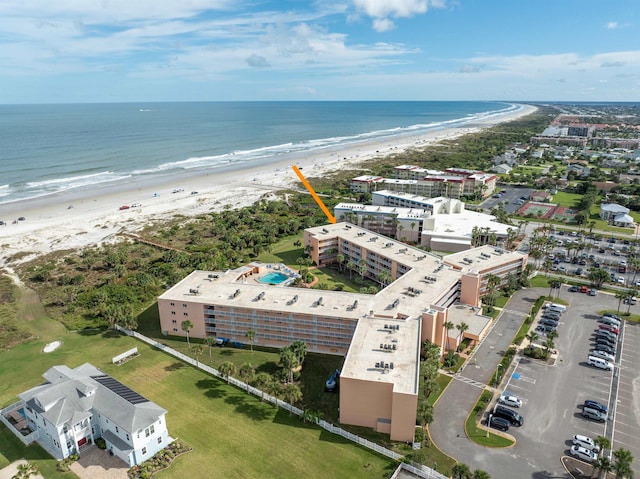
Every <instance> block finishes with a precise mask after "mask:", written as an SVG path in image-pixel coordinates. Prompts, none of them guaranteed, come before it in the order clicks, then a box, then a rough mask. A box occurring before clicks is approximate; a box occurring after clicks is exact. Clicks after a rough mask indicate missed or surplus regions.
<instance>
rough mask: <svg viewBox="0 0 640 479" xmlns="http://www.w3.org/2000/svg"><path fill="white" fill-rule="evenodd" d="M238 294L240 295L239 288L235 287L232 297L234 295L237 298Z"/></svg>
mask: <svg viewBox="0 0 640 479" xmlns="http://www.w3.org/2000/svg"><path fill="white" fill-rule="evenodd" d="M239 295H240V290H239V289H236V290H235V291H234V293H233V297H234V298H237V297H238V296H239Z"/></svg>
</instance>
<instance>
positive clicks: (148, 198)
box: [0, 104, 536, 266]
mask: <svg viewBox="0 0 640 479" xmlns="http://www.w3.org/2000/svg"><path fill="white" fill-rule="evenodd" d="M519 106H520V108H519V109H517V110H513V111H509V112H506V113H503V114H498V115H495V116H491V117H487V118H481V119H477V120H475V121H474V122H473V124H469V125H461V126H453V127H444V128H442V129H438V130H434V131H429V132H426V133H422V134H418V135H407V134H406V132H404V133H403V134H400V135H398V136H397V137H392V138H384V139H382V140H380V139H375V140H365V141H362V142H358V143H355V144H353V145H349V146H348V147H346V148H327V149H326V150H324V149H323V150H318V151H315V152H313V153H312V154H309V152H301V153H292V154H289V155H284V156H283V158H281V159H279V160H278V161H277V162H274V163H270V164H268V165H259V166H255V165H253V166H248V167H247V168H244V169H226V170H225V169H224V168H223V169H220V170H218V171H216V170H213V171H211V170H208V171H207V170H204V171H203V170H197V171H195V170H184V172H183V173H182V174H178V175H176V174H171V175H162V176H155V177H148V178H144V179H140V178H134V179H127V180H128V181H127V180H124V181H122V180H120V181H117V182H113V183H110V184H105V185H102V186H100V187H98V188H86V189H77V190H68V191H65V192H58V193H54V194H51V195H48V196H41V197H38V198H34V199H26V200H20V201H14V202H10V203H4V204H1V205H0V219H1V220H3V221H4V222H5V223H7V224H6V225H2V226H0V245H1V246H2V251H1V253H0V265H2V266H8V265H9V264H10V258H11V257H12V256H14V255H16V254H18V253H20V254H21V255H22V256H23V258H22V259H21V261H25V260H29V259H32V258H33V257H34V256H37V255H41V254H44V253H48V252H51V251H56V250H63V249H80V248H84V247H87V246H90V245H98V244H101V243H103V242H108V241H111V240H112V238H113V236H114V235H115V234H117V233H120V232H129V233H135V232H136V231H138V230H139V229H141V228H143V227H144V226H147V225H148V224H151V223H153V222H157V221H162V220H168V219H170V218H172V217H174V216H176V215H183V216H188V217H192V216H196V215H200V214H204V213H207V212H218V211H222V210H224V209H235V208H240V207H244V206H249V205H251V204H253V203H255V202H256V201H257V200H258V199H260V198H261V197H262V196H264V195H265V194H269V193H274V192H277V191H279V190H283V189H298V188H299V185H298V183H299V180H298V178H297V177H296V175H295V173H294V172H293V171H292V169H291V166H292V165H297V166H298V168H300V169H301V170H302V173H303V174H304V175H305V176H308V177H310V176H322V175H324V174H326V173H328V172H331V171H335V170H339V169H342V168H354V169H357V168H359V167H363V166H361V164H362V163H363V162H366V161H367V160H370V159H372V158H376V157H381V156H383V157H384V156H388V155H390V154H394V153H399V152H402V151H406V150H407V149H409V148H422V147H426V146H429V145H432V144H434V143H436V142H438V141H441V140H445V139H452V138H457V137H459V136H462V135H466V134H469V133H475V132H478V131H480V130H482V129H485V128H488V127H491V126H494V125H496V124H498V123H502V122H506V121H511V120H514V119H516V118H519V117H522V116H525V115H528V114H530V113H532V112H534V111H535V110H536V107H533V106H530V105H524V104H521V105H519ZM363 168H364V167H363ZM174 190H180V191H179V192H176V193H173V191H174ZM192 192H197V193H196V194H192ZM136 203H138V204H140V206H138V207H131V205H133V204H136ZM125 205H126V206H129V207H130V208H129V209H125V210H120V209H119V208H120V207H121V206H125ZM19 217H24V218H25V220H24V221H17V218H19ZM14 221H15V223H14Z"/></svg>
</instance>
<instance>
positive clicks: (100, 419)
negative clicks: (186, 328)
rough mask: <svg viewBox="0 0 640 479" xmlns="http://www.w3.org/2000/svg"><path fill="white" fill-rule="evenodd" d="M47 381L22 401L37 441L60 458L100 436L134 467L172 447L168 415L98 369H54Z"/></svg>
mask: <svg viewBox="0 0 640 479" xmlns="http://www.w3.org/2000/svg"><path fill="white" fill-rule="evenodd" d="M43 377H44V379H45V380H46V382H45V383H44V384H41V385H40V386H36V387H34V388H32V389H30V390H28V391H26V392H23V393H22V394H20V395H19V398H20V400H21V402H22V408H23V411H24V413H23V414H24V416H25V418H26V420H27V424H28V426H29V429H31V430H32V431H34V432H36V433H37V434H35V440H36V441H37V442H38V444H40V445H41V446H42V447H43V448H45V449H46V450H47V451H48V452H49V453H50V454H51V455H52V456H54V457H55V458H56V459H59V460H60V459H64V458H66V457H68V456H70V455H71V454H73V453H78V454H81V453H82V449H83V447H85V446H87V445H89V444H91V443H94V442H95V440H96V439H97V438H100V437H101V438H103V439H104V440H105V442H106V445H107V450H109V451H110V452H111V453H112V454H114V455H115V456H117V457H119V458H120V459H122V460H123V461H124V462H126V463H127V464H129V466H130V467H131V466H134V465H137V464H140V463H142V462H144V461H146V460H147V459H149V458H151V457H152V456H153V455H154V454H156V453H157V452H158V451H160V450H161V449H163V448H164V447H166V446H167V445H168V442H169V436H168V432H167V425H166V422H165V414H166V413H167V411H166V410H165V409H163V408H161V407H160V406H158V405H157V404H155V403H154V402H152V401H149V400H148V399H146V398H144V397H142V396H141V395H140V394H138V393H137V392H135V391H133V390H132V389H130V388H128V387H127V386H125V385H124V384H122V383H120V382H118V381H116V380H115V379H114V378H112V377H111V376H109V375H107V374H105V373H104V372H102V371H101V370H99V369H98V368H96V367H95V366H93V365H91V364H89V363H85V364H83V365H81V366H78V367H77V368H75V369H70V368H69V367H67V366H54V367H52V368H51V369H49V370H48V371H47V372H46V373H44V374H43Z"/></svg>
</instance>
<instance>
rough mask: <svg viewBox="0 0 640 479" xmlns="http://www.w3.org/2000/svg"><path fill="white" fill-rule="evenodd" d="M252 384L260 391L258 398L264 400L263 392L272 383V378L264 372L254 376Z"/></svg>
mask: <svg viewBox="0 0 640 479" xmlns="http://www.w3.org/2000/svg"><path fill="white" fill-rule="evenodd" d="M253 382H254V384H255V386H256V387H257V388H258V389H260V391H262V396H261V397H260V399H263V400H264V392H265V389H267V388H268V386H269V383H272V382H273V378H272V377H271V375H270V374H269V373H266V372H264V371H262V372H260V373H258V374H256V375H255V377H254V379H253Z"/></svg>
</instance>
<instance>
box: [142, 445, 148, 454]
mask: <svg viewBox="0 0 640 479" xmlns="http://www.w3.org/2000/svg"><path fill="white" fill-rule="evenodd" d="M146 454H147V448H146V447H143V448H142V455H143V456H144V455H146Z"/></svg>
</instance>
